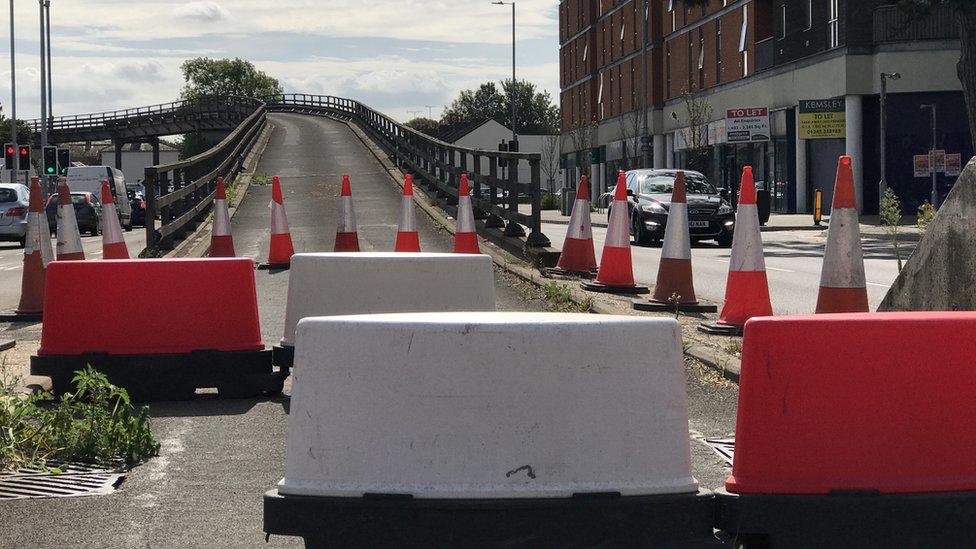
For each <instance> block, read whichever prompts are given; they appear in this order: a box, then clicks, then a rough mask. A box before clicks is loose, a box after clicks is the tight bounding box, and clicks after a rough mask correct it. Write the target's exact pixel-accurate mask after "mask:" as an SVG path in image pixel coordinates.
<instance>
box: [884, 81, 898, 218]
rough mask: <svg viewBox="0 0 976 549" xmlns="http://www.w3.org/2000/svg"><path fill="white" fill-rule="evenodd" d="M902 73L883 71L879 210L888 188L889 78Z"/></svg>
mask: <svg viewBox="0 0 976 549" xmlns="http://www.w3.org/2000/svg"><path fill="white" fill-rule="evenodd" d="M899 78H901V74H899V73H897V72H883V73H881V117H880V118H881V182H880V184H879V186H878V201H879V202H878V212H879V213H880V212H881V202H882V201H883V200H884V194H885V190H886V189H887V188H888V157H887V152H886V151H887V146H888V143H887V142H888V110H887V106H888V80H889V79H891V80H898V79H899Z"/></svg>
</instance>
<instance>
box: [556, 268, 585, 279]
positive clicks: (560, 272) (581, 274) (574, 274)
mask: <svg viewBox="0 0 976 549" xmlns="http://www.w3.org/2000/svg"><path fill="white" fill-rule="evenodd" d="M546 274H547V275H549V276H560V277H565V278H586V279H592V278H595V277H596V271H567V270H566V269H560V268H559V267H548V268H547V269H546Z"/></svg>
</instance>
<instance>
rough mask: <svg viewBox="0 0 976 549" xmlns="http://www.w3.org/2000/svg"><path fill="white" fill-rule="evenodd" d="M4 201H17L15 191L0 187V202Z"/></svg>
mask: <svg viewBox="0 0 976 549" xmlns="http://www.w3.org/2000/svg"><path fill="white" fill-rule="evenodd" d="M4 202H17V191H15V190H13V189H0V204H2V203H4Z"/></svg>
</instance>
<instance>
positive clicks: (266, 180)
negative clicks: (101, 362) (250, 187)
mask: <svg viewBox="0 0 976 549" xmlns="http://www.w3.org/2000/svg"><path fill="white" fill-rule="evenodd" d="M251 183H253V184H254V185H261V186H264V185H270V184H271V178H270V177H269V176H267V175H255V176H254V177H252V178H251Z"/></svg>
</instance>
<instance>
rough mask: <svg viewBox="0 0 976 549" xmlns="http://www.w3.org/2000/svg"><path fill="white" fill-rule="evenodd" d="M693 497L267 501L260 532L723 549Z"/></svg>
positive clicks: (342, 538) (327, 542)
mask: <svg viewBox="0 0 976 549" xmlns="http://www.w3.org/2000/svg"><path fill="white" fill-rule="evenodd" d="M713 520H714V499H713V496H712V494H711V492H709V491H707V490H702V491H700V492H699V493H697V494H681V495H664V496H639V497H638V496H632V497H620V496H613V495H606V496H597V495H594V496H583V497H573V498H549V499H541V498H540V499H486V500H473V499H466V500H447V499H413V498H411V497H410V496H395V495H390V496H382V495H378V496H373V497H370V496H367V497H364V498H334V497H303V496H283V495H281V494H279V493H278V491H277V490H271V491H270V492H267V493H266V494H265V495H264V531H265V532H267V533H268V534H278V535H285V536H298V537H301V538H304V539H305V546H306V547H309V548H314V547H506V548H508V547H533V548H534V547H683V548H684V547H720V546H722V543H721V542H719V541H718V540H716V539H715V537H714V535H713V530H712V523H713Z"/></svg>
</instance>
